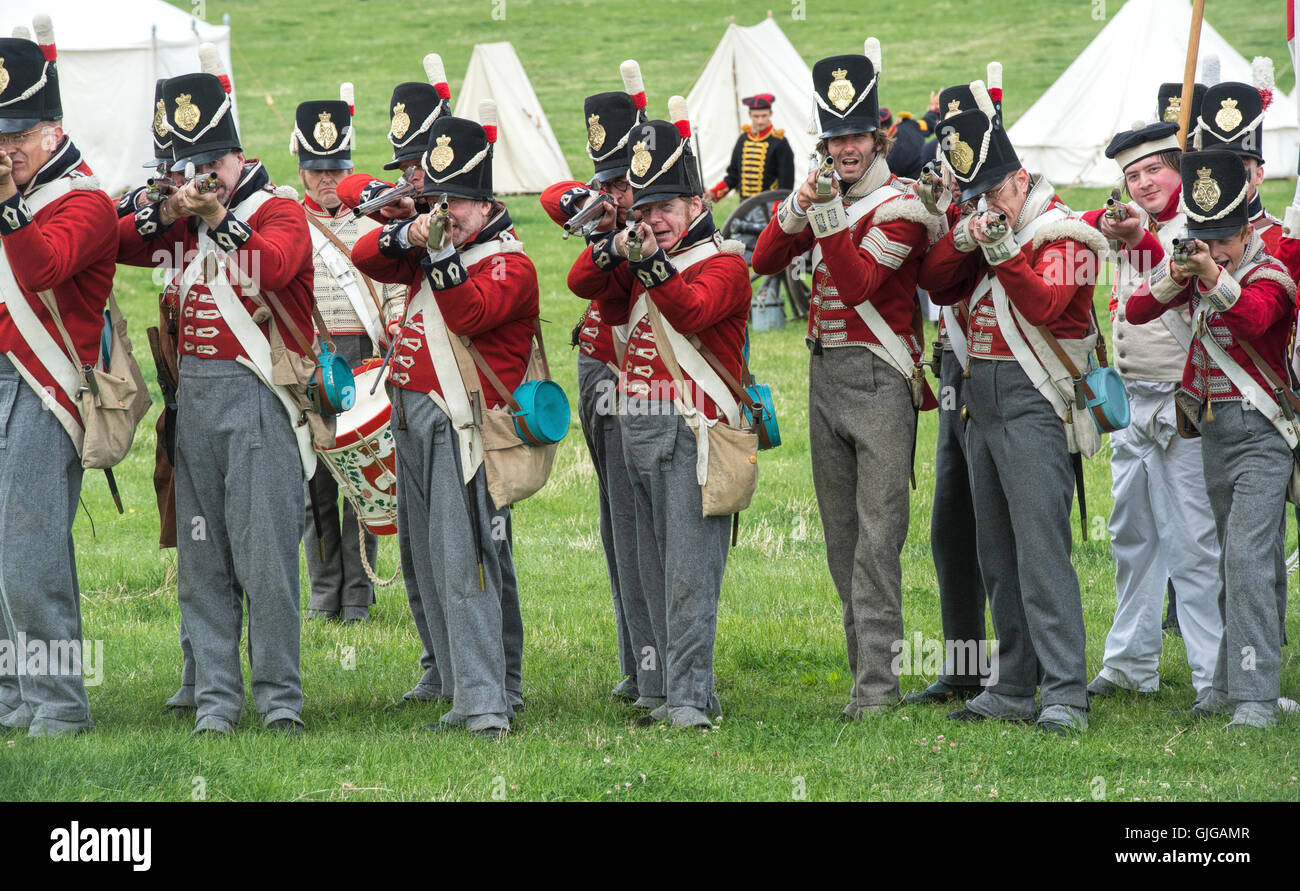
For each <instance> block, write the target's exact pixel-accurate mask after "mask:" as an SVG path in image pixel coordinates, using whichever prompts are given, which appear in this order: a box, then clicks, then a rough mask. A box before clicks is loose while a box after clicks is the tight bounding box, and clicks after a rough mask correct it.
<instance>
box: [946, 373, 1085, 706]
mask: <svg viewBox="0 0 1300 891" xmlns="http://www.w3.org/2000/svg"><path fill="white" fill-rule="evenodd" d="M964 396H965V399H966V407H967V411H968V420H967V423H966V459H967V461H968V462H969V464H970V479H971V493H972V495H973V496H974V504H975V516H976V517H977V518H978V519H977V521H976V524H975V533H976V543H977V545H978V547H979V564H980V572H981V574H982V575H983V578H984V587H985V589H986V590H987V591H988V594H989V606H990V608H991V610H992V613H993V629H994V633H995V634H996V635H997V640H998V648H997V655H996V658H997V660H998V662H997V668H998V683H997V684H995V685H993V686H990V687H988V688H987V689H986V690H985V692H984V693H982V694H981V695H980V696H979V697H976V699H973V700H971V708H972V710H974V711H978V712H980V713H982V714H984V713H986V712H988V711H990V710H991V711H995V712H998V713H996V714H987V715H986V716H987V717H1013V718H1025V717H1032V715H1033V711H1034V709H1033V706H1034V691H1035V688H1036V687H1038V686H1040V684H1041V686H1042V705H1043V707H1044V708H1046V707H1047V706H1049V705H1063V706H1073V707H1075V708H1079V709H1084V710H1086V709H1087V707H1088V694H1087V691H1086V689H1085V684H1086V683H1087V676H1086V672H1087V666H1086V664H1085V660H1084V644H1085V636H1084V627H1083V600H1082V597H1081V595H1080V593H1079V579H1078V577H1077V576H1076V575H1075V572H1074V566H1073V565H1072V564H1071V563H1070V548H1071V545H1072V539H1071V532H1070V508H1071V505H1072V503H1073V497H1074V495H1073V492H1074V471H1073V468H1072V466H1071V463H1070V451H1069V447H1068V445H1067V443H1066V438H1065V426H1064V424H1062V422H1061V420H1060V419H1059V418H1057V416H1056V412H1055V411H1054V410H1053V409H1052V406H1051V403H1049V402H1048V401H1047V399H1046V397H1044V396H1043V395H1042V394H1041V393H1039V392H1038V391H1037V390H1035V389H1034V386H1033V384H1031V383H1030V382H1029V378H1028V377H1027V376H1026V375H1025V372H1024V371H1023V370H1022V369H1021V367H1020V365H1019V364H1018V363H1017V362H1014V361H996V360H988V359H974V360H972V361H971V363H970V377H969V378H967V379H966V386H965V390H964ZM990 693H991V694H993V696H989V695H988V694H990ZM983 702H988V703H990V704H992V703H999V705H997V706H996V707H990V708H985V709H984V710H983V711H981V709H982V708H983V706H982V705H981V703H983Z"/></svg>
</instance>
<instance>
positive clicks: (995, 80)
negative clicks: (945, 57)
mask: <svg viewBox="0 0 1300 891" xmlns="http://www.w3.org/2000/svg"><path fill="white" fill-rule="evenodd" d="M985 72H986V73H987V74H988V82H987V84H986V86H985V89H986V90H987V91H988V94H989V98H990V99H991V100H993V107H994V109H996V110H997V113H998V115H999V118H1000V116H1001V114H1002V63H1001V62H989V63H988V65H987V66H986V68H985ZM974 107H975V94H974V93H973V92H972V91H971V88H970V84H953V85H952V86H951V87H944V88H943V89H942V90H940V91H939V120H943V119H944V118H950V117H952V116H953V115H955V114H959V113H960V112H963V111H970V110H971V109H972V108H974ZM999 123H1001V121H1000V120H999Z"/></svg>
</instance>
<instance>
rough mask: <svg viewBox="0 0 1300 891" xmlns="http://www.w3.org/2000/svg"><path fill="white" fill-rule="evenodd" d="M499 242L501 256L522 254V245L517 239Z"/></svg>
mask: <svg viewBox="0 0 1300 891" xmlns="http://www.w3.org/2000/svg"><path fill="white" fill-rule="evenodd" d="M500 241H501V253H503V254H522V253H524V243H523V242H522V241H520V240H519V239H518V238H512V239H510V240H508V241H507V240H506V239H504V238H502V239H501V240H500Z"/></svg>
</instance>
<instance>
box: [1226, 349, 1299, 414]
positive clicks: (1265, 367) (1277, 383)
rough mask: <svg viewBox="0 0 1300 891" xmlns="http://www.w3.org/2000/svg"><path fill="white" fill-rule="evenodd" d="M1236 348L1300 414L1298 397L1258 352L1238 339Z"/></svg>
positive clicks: (1293, 409)
mask: <svg viewBox="0 0 1300 891" xmlns="http://www.w3.org/2000/svg"><path fill="white" fill-rule="evenodd" d="M1237 346H1239V347H1241V351H1242V352H1243V353H1245V354H1246V355H1247V356H1249V357H1250V361H1252V362H1254V363H1255V367H1256V368H1258V369H1259V373H1260V374H1262V375H1264V379H1265V380H1267V381H1268V382H1269V384H1270V385H1272V387H1273V389H1275V390H1281V391H1282V392H1283V393H1284V394H1285V395H1286V401H1287V402H1289V403H1291V409H1292V411H1296V412H1300V396H1296V394H1295V393H1294V392H1292V390H1291V388H1290V387H1288V386H1287V385H1286V384H1284V383H1283V382H1282V380H1281V378H1279V377H1278V376H1277V372H1276V371H1274V370H1273V367H1272V366H1271V365H1269V364H1268V363H1267V362H1265V361H1264V357H1263V356H1261V355H1260V354H1259V350H1257V349H1255V348H1254V347H1253V346H1251V345H1250V344H1249V343H1247V342H1246V341H1244V340H1240V339H1239V340H1238V341H1237Z"/></svg>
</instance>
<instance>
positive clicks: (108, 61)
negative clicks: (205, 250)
mask: <svg viewBox="0 0 1300 891" xmlns="http://www.w3.org/2000/svg"><path fill="white" fill-rule="evenodd" d="M42 12H43V13H45V14H47V15H48V16H49V17H50V20H51V21H52V22H53V24H54V41H55V45H56V46H57V47H58V52H59V61H58V65H59V92H60V94H61V96H62V98H63V125H64V127H65V129H66V130H67V131H68V134H69V135H70V136H71V137H72V139H73V141H74V142H76V144H77V147H78V148H80V149H81V153H82V156H83V157H84V158H85V159H86V161H87V163H89V164H90V167H91V169H92V170H94V171H95V173H96V174H97V175H98V176H99V181H100V185H101V187H102V188H103V189H104V190H105V191H107V192H108V193H109V194H110V195H116V194H117V193H119V192H121V191H122V190H124V189H126V188H127V187H129V186H136V185H139V184H140V183H141V182H142V181H143V180H144V177H145V176H146V175H147V174H146V172H145V170H144V168H143V167H142V166H141V165H143V164H144V163H145V162H146V161H147V160H149V159H150V158H152V157H153V144H152V143H151V142H150V139H149V123H150V121H151V120H152V119H153V115H152V108H153V92H154V81H155V80H157V79H158V78H160V77H175V76H176V75H178V74H186V73H189V72H192V71H198V70H199V55H198V47H199V44H200V43H214V44H216V46H217V50H218V52H219V53H220V54H221V58H222V61H223V62H225V65H226V70H227V71H230V70H231V69H230V28H228V27H226V26H224V25H209V24H207V23H205V22H202V21H200V20H198V19H196V18H194V17H193V16H191V15H189V14H188V13H186V12H185V11H183V10H181V9H177V8H176V7H175V6H171V5H170V4H167V3H164V2H163V0H113V2H112V3H87V2H85V0H4V3H3V4H2V5H0V33H3V34H5V35H6V36H8V35H9V34H11V33H12V32H13V29H14V28H15V27H16V26H19V25H22V26H24V27H26V28H27V29H29V30H30V29H31V27H32V18H33V16H36V15H38V14H40V13H42ZM232 81H233V78H232ZM236 120H238V118H236Z"/></svg>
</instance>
